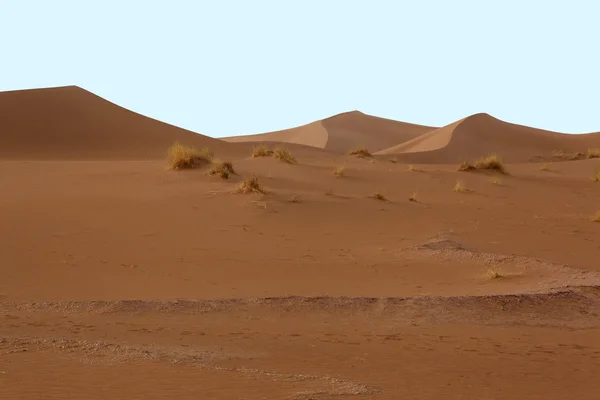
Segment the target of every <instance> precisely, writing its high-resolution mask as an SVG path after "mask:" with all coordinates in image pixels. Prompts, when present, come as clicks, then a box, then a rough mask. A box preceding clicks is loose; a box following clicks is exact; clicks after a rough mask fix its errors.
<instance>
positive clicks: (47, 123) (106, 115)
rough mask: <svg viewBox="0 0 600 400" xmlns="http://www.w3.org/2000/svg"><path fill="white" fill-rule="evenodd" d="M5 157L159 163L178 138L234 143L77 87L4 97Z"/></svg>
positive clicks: (0, 122) (0, 127)
mask: <svg viewBox="0 0 600 400" xmlns="http://www.w3.org/2000/svg"><path fill="white" fill-rule="evenodd" d="M0 132H1V133H0V158H3V159H53V160H56V159H77V160H86V159H158V158H163V157H164V155H165V150H166V148H167V147H168V146H169V145H170V144H172V143H173V141H175V140H181V141H183V142H185V143H187V144H190V145H195V146H199V147H203V146H209V147H211V149H213V150H215V151H221V152H225V151H226V152H230V151H235V147H236V146H234V145H230V144H227V143H225V142H222V141H220V140H217V139H213V138H209V137H207V136H203V135H199V134H196V133H193V132H190V131H187V130H184V129H181V128H178V127H175V126H172V125H169V124H166V123H163V122H160V121H157V120H154V119H151V118H148V117H145V116H143V115H140V114H137V113H134V112H132V111H129V110H127V109H124V108H122V107H119V106H117V105H115V104H113V103H111V102H109V101H107V100H104V99H102V98H100V97H98V96H96V95H94V94H92V93H90V92H88V91H86V90H84V89H81V88H79V87H76V86H67V87H58V88H49V89H34V90H21V91H11V92H1V93H0Z"/></svg>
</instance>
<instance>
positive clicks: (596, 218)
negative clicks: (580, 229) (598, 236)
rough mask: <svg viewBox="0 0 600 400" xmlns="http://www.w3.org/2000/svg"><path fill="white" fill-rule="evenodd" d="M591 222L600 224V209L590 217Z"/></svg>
mask: <svg viewBox="0 0 600 400" xmlns="http://www.w3.org/2000/svg"><path fill="white" fill-rule="evenodd" d="M592 222H600V209H599V210H598V211H596V214H595V215H593V216H592Z"/></svg>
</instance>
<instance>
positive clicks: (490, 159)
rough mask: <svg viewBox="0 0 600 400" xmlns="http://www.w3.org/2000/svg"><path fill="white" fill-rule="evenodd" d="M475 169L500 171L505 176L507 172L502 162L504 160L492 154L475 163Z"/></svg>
mask: <svg viewBox="0 0 600 400" xmlns="http://www.w3.org/2000/svg"><path fill="white" fill-rule="evenodd" d="M475 168H477V169H490V170H494V171H498V172H500V173H501V174H504V173H505V172H506V171H505V168H504V163H503V162H502V159H501V158H500V157H498V156H497V155H496V154H490V155H489V156H487V157H482V158H480V159H479V160H478V161H477V162H476V163H475Z"/></svg>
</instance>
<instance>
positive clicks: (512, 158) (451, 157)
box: [377, 114, 600, 163]
mask: <svg viewBox="0 0 600 400" xmlns="http://www.w3.org/2000/svg"><path fill="white" fill-rule="evenodd" d="M598 146H600V132H596V133H589V134H579V135H569V134H562V133H557V132H551V131H545V130H541V129H535V128H530V127H527V126H523V125H516V124H511V123H508V122H504V121H501V120H499V119H496V118H494V117H492V116H490V115H488V114H475V115H472V116H470V117H467V118H465V119H462V120H460V121H457V122H455V123H453V124H450V125H447V126H445V127H443V128H439V129H436V130H433V131H430V132H427V133H425V134H423V135H421V136H418V137H417V138H414V139H412V140H409V141H407V142H404V143H400V144H397V145H395V146H392V147H390V148H387V149H384V150H381V151H379V152H378V153H377V154H380V155H390V154H394V155H402V156H403V157H402V159H406V160H407V161H409V160H410V161H411V162H424V163H457V162H461V161H464V160H472V159H474V158H478V157H481V156H485V155H487V154H489V153H497V154H499V155H501V156H502V158H503V159H504V160H505V161H508V162H527V161H532V160H534V159H535V158H536V157H542V158H544V157H550V156H551V155H552V154H553V152H554V151H557V150H561V151H564V152H565V153H576V152H585V151H586V150H587V149H588V148H589V147H598Z"/></svg>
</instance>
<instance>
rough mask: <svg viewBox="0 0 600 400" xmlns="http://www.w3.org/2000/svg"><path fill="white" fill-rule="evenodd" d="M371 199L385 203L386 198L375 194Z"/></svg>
mask: <svg viewBox="0 0 600 400" xmlns="http://www.w3.org/2000/svg"><path fill="white" fill-rule="evenodd" d="M373 198H374V199H376V200H380V201H387V197H385V196H384V195H383V194H381V193H379V192H377V193H375V194H374V195H373Z"/></svg>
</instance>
